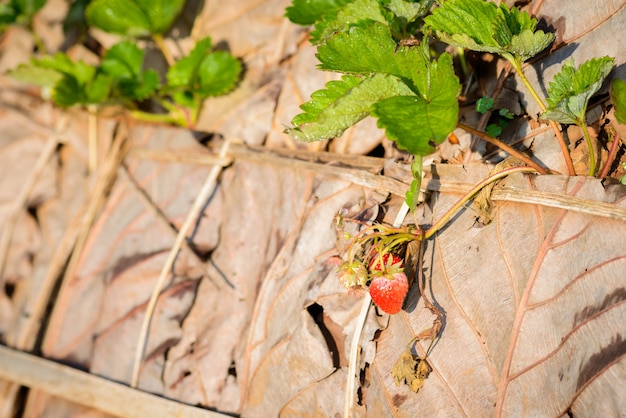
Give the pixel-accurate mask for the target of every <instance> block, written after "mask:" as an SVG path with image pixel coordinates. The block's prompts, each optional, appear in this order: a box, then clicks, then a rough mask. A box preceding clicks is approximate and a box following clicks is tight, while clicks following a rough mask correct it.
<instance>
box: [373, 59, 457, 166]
mask: <svg viewBox="0 0 626 418" xmlns="http://www.w3.org/2000/svg"><path fill="white" fill-rule="evenodd" d="M423 78H424V80H425V82H424V83H421V84H422V86H421V88H420V91H419V93H420V94H419V95H416V96H405V95H399V96H397V97H390V98H388V99H385V100H381V101H380V102H378V103H376V104H374V105H373V112H372V114H373V115H374V116H375V117H377V118H378V126H379V127H381V128H384V129H385V130H386V132H387V137H389V139H391V140H394V141H396V143H397V144H398V147H399V148H401V149H404V150H406V151H408V152H410V153H411V154H414V155H426V154H429V153H431V152H433V151H434V149H435V145H437V144H440V143H441V142H443V141H444V140H445V139H446V138H447V136H448V135H449V134H450V132H452V130H453V129H454V128H455V127H456V124H457V122H458V117H459V105H458V101H457V97H458V95H459V93H460V91H461V86H460V84H459V80H458V79H457V77H456V76H455V74H454V68H453V67H452V58H451V56H450V55H448V54H443V55H441V57H440V58H439V60H438V61H434V62H432V64H431V65H430V66H429V67H428V73H427V74H426V76H425V77H423Z"/></svg>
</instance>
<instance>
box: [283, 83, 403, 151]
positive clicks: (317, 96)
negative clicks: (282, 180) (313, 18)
mask: <svg viewBox="0 0 626 418" xmlns="http://www.w3.org/2000/svg"><path fill="white" fill-rule="evenodd" d="M411 94H413V92H412V91H411V89H410V88H409V87H407V86H406V84H404V83H403V82H402V81H401V80H400V79H398V78H397V77H394V76H390V75H383V74H376V75H373V76H371V77H368V78H365V79H361V78H358V77H353V76H344V77H343V79H342V80H340V81H331V82H329V83H327V84H326V89H324V90H320V91H317V92H315V93H313V94H312V95H311V101H309V102H307V103H305V104H303V105H302V106H301V108H302V110H304V111H305V113H303V114H300V115H297V116H296V117H295V118H294V119H293V121H292V124H293V125H294V127H293V128H291V129H287V130H286V131H285V132H286V133H288V134H291V135H292V136H293V137H294V138H296V139H297V140H299V141H305V142H311V141H321V140H323V139H330V138H335V137H338V136H340V135H341V134H342V133H343V132H344V131H345V130H346V129H348V128H349V127H350V126H352V125H354V124H355V123H357V122H358V121H360V120H361V119H363V118H365V117H366V116H368V115H369V114H370V111H371V106H372V104H373V103H375V102H377V101H379V100H381V99H385V98H388V97H393V96H397V95H411Z"/></svg>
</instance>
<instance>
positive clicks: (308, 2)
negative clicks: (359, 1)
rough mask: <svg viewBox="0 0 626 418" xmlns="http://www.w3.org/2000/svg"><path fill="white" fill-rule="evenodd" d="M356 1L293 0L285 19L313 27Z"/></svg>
mask: <svg viewBox="0 0 626 418" xmlns="http://www.w3.org/2000/svg"><path fill="white" fill-rule="evenodd" d="M352 1H354V0H293V2H292V3H291V6H289V7H287V9H286V13H285V17H287V19H289V20H291V21H292V22H293V23H297V24H298V25H312V24H313V23H315V22H317V21H320V20H322V17H324V16H328V15H332V16H335V14H336V13H337V12H338V11H339V9H341V8H342V7H343V6H344V5H345V4H348V3H351V2H352Z"/></svg>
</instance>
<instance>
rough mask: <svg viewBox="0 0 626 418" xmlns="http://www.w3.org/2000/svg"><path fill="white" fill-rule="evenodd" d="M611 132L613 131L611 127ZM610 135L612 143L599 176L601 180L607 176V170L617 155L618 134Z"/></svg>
mask: <svg viewBox="0 0 626 418" xmlns="http://www.w3.org/2000/svg"><path fill="white" fill-rule="evenodd" d="M611 130H613V129H612V127H611ZM610 135H611V136H613V142H612V143H611V149H610V150H609V156H608V158H607V160H606V164H604V168H603V169H602V172H601V173H600V176H599V178H601V179H603V178H605V177H606V176H608V175H609V170H610V169H611V166H612V165H613V160H615V155H616V154H617V149H618V148H619V134H618V133H617V132H615V133H613V132H611V134H610Z"/></svg>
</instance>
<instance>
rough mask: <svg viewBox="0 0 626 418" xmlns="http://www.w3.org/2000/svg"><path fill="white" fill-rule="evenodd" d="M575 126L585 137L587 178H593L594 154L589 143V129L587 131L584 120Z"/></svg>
mask: <svg viewBox="0 0 626 418" xmlns="http://www.w3.org/2000/svg"><path fill="white" fill-rule="evenodd" d="M576 125H578V127H579V128H580V129H581V130H582V131H583V135H584V136H585V142H586V143H587V148H588V149H589V176H590V177H593V175H594V174H595V172H596V153H595V151H594V150H593V142H591V135H589V129H587V124H586V123H585V121H584V120H579V121H578V122H577V123H576Z"/></svg>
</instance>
